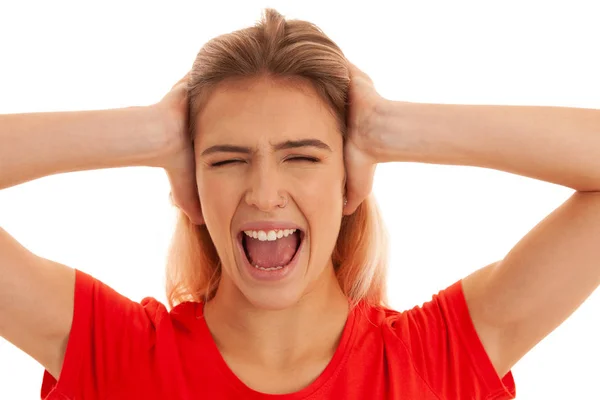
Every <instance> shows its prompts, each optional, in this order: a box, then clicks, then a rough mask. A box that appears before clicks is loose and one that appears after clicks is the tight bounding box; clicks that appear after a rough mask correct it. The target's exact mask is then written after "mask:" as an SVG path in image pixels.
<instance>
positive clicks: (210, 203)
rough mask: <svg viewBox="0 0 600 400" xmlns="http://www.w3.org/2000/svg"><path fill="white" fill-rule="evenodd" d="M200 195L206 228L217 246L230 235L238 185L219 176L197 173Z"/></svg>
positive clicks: (237, 196) (237, 195) (237, 197)
mask: <svg viewBox="0 0 600 400" xmlns="http://www.w3.org/2000/svg"><path fill="white" fill-rule="evenodd" d="M197 177H198V182H197V183H198V194H199V196H200V203H201V204H202V213H203V215H204V220H205V222H206V226H207V228H208V229H209V232H210V233H211V237H212V238H213V241H215V244H216V243H217V242H218V241H219V238H222V237H227V236H226V235H229V227H230V220H231V217H232V215H233V214H234V212H235V209H236V207H237V202H238V199H239V194H238V193H234V192H235V188H236V185H232V184H231V183H230V182H229V180H228V179H224V177H222V176H219V174H211V173H197Z"/></svg>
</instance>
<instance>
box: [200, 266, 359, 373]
mask: <svg viewBox="0 0 600 400" xmlns="http://www.w3.org/2000/svg"><path fill="white" fill-rule="evenodd" d="M233 286H234V285H233V283H231V282H229V283H227V281H224V280H223V279H222V280H221V284H220V285H219V290H217V294H216V295H215V297H214V298H213V299H212V300H211V301H209V302H208V303H206V305H205V307H204V315H205V318H206V322H207V324H208V327H209V329H210V331H211V333H212V336H213V338H214V340H215V342H216V344H217V347H218V348H219V350H220V352H221V354H222V355H223V357H224V358H225V359H226V360H228V359H229V360H231V359H235V362H244V363H246V362H252V363H253V364H255V365H256V364H257V363H259V364H260V365H261V366H263V367H265V368H277V369H279V370H281V369H286V367H289V368H292V367H293V366H294V365H297V364H298V363H299V362H308V363H314V362H325V364H326V363H327V362H329V360H330V359H331V357H332V356H333V353H334V352H335V349H336V348H337V345H338V343H339V340H340V338H341V334H342V332H343V330H344V326H345V323H346V319H347V317H348V312H349V305H348V299H347V298H346V296H345V295H344V293H343V292H342V290H341V288H340V286H339V283H338V281H337V279H336V277H335V273H334V270H333V265H331V264H330V265H329V266H328V267H327V268H326V269H325V270H324V272H323V274H322V276H321V277H319V281H318V284H317V285H316V287H314V288H313V289H312V290H311V291H310V292H309V293H306V294H305V295H304V296H302V298H301V299H300V300H299V301H298V302H297V303H296V304H294V305H293V306H292V307H289V308H286V309H283V310H275V311H274V310H265V309H260V308H256V307H254V306H253V305H252V304H251V303H250V302H249V301H248V300H247V299H246V298H245V297H244V295H243V294H242V293H241V292H239V290H237V288H236V287H233ZM226 287H227V288H226ZM222 289H224V290H222Z"/></svg>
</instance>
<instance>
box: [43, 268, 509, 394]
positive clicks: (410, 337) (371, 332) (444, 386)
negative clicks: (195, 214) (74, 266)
mask: <svg viewBox="0 0 600 400" xmlns="http://www.w3.org/2000/svg"><path fill="white" fill-rule="evenodd" d="M76 276H77V278H76V284H75V286H76V287H75V310H74V316H73V326H72V330H71V335H70V338H69V342H68V345H67V350H66V354H65V361H64V365H63V369H62V372H61V376H60V379H59V380H58V382H57V381H56V380H55V379H54V378H53V377H52V376H51V375H50V374H49V373H48V372H47V371H45V372H44V377H43V382H42V390H41V397H42V399H49V400H58V399H60V400H65V399H103V400H105V399H110V400H118V399H128V400H130V399H204V398H206V399H211V400H219V399H232V400H234V399H235V400H238V399H250V400H253V399H256V400H259V399H261V400H269V399H271V400H300V399H311V400H316V399H346V400H352V399H357V400H358V399H361V400H364V399H419V400H429V399H431V400H434V399H435V400H451V399H461V400H466V399H485V400H492V399H513V398H514V396H515V383H514V380H513V376H512V373H511V372H509V373H508V374H507V375H506V376H505V377H504V378H503V379H502V380H501V379H499V378H498V376H497V374H496V372H495V370H494V368H493V366H492V364H491V362H490V360H489V358H488V357H487V355H486V353H485V350H484V348H483V346H482V344H481V342H480V341H479V338H478V336H477V333H476V331H475V328H474V327H473V324H472V322H471V319H470V316H469V313H468V309H467V304H466V302H465V299H464V296H463V292H462V283H461V281H457V282H456V283H454V284H453V285H451V286H450V287H448V288H447V289H445V290H442V291H440V292H439V293H438V294H437V295H434V296H433V298H432V300H431V301H429V302H427V303H425V304H423V305H422V306H421V307H414V308H413V309H411V310H408V311H405V312H402V313H400V312H396V311H392V310H387V309H381V308H374V307H369V306H366V305H364V304H362V305H361V306H360V307H357V308H355V309H354V311H353V312H352V313H350V316H349V318H348V321H347V323H346V327H345V329H344V332H343V335H342V339H341V342H340V344H339V346H338V349H337V351H336V353H335V355H334V357H333V359H332V360H331V362H330V363H329V365H328V366H327V368H326V369H325V371H323V373H322V374H321V376H320V377H319V378H318V379H317V380H316V381H315V382H313V383H312V384H311V385H310V386H308V387H307V388H305V389H303V390H301V391H299V392H296V393H292V394H286V395H265V394H261V393H258V392H256V391H254V390H252V389H250V388H248V387H247V386H246V385H244V384H243V383H242V382H241V381H240V380H239V379H238V378H237V377H236V376H235V375H234V374H233V372H232V371H231V370H230V369H229V368H228V367H227V365H226V364H225V361H224V360H223V359H222V358H221V356H220V354H219V351H218V349H217V347H216V345H215V343H214V341H213V339H212V337H211V335H210V332H209V330H208V327H207V325H206V323H205V321H204V318H203V316H202V304H201V303H191V302H188V303H183V304H180V305H179V306H177V307H175V308H174V309H173V310H172V311H171V312H170V313H169V312H168V311H167V310H166V308H165V306H164V305H162V304H161V303H159V302H158V301H156V300H155V299H153V298H145V299H144V300H142V302H141V303H135V302H133V301H131V300H129V299H127V298H126V297H123V296H121V295H120V294H118V293H117V292H115V291H114V290H112V289H111V288H109V287H108V286H106V285H104V284H103V283H101V282H100V281H98V280H96V279H94V278H92V277H91V276H89V275H87V274H85V273H83V272H81V271H77V272H76Z"/></svg>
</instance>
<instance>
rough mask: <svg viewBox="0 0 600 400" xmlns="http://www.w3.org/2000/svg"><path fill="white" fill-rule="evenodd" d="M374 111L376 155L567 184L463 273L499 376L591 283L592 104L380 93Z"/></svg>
mask: <svg viewBox="0 0 600 400" xmlns="http://www.w3.org/2000/svg"><path fill="white" fill-rule="evenodd" d="M377 115H378V117H377V120H376V121H377V122H376V123H375V125H374V126H375V127H376V128H374V129H375V133H376V135H375V136H376V137H377V138H379V140H380V142H379V146H378V148H379V149H380V150H379V152H378V154H379V157H380V160H382V161H415V162H424V163H435V164H453V165H467V166H480V167H485V168H494V169H498V170H501V171H507V172H511V173H515V174H519V175H523V176H527V177H532V178H536V179H542V180H545V181H548V182H552V183H556V184H560V185H565V186H568V187H571V188H573V189H575V190H576V192H575V193H574V195H573V196H572V197H571V198H570V199H569V200H567V201H566V202H565V203H564V204H563V205H561V206H560V207H559V208H558V209H557V210H555V211H554V212H553V213H551V214H550V215H549V216H548V217H546V218H545V219H544V220H543V221H542V222H540V223H539V224H538V225H537V226H536V227H535V228H534V229H532V230H531V231H530V232H529V233H528V234H527V235H526V236H525V237H524V238H523V239H522V240H521V241H520V242H519V243H518V244H517V245H516V246H515V247H514V248H513V249H512V250H511V251H510V252H509V253H508V254H507V255H506V257H505V258H504V259H503V260H500V261H498V262H496V263H493V264H491V265H489V266H487V267H484V268H482V269H480V270H478V271H476V272H474V273H473V274H471V275H470V276H468V277H466V278H465V279H463V290H464V294H465V298H466V300H467V304H468V307H469V312H470V314H471V317H472V320H473V323H474V325H475V328H476V330H477V332H478V335H479V336H480V339H481V341H482V343H483V345H484V347H485V349H486V352H487V353H488V355H489V357H490V359H491V361H492V363H493V365H494V367H495V369H496V371H497V373H498V375H499V376H500V377H502V376H504V375H505V374H506V373H507V372H508V371H509V370H510V369H511V368H512V366H513V365H514V364H516V362H517V361H518V360H519V359H521V358H522V357H523V356H524V355H525V354H526V353H527V352H528V351H529V350H530V349H531V348H533V347H534V346H535V345H536V344H537V343H538V342H540V341H541V340H542V339H543V338H544V337H546V336H547V335H548V334H549V333H550V332H551V331H553V330H554V329H555V328H556V327H558V326H559V325H560V324H561V323H562V322H563V321H565V320H566V319H567V318H568V317H569V316H570V315H571V314H572V313H573V312H574V311H575V310H576V309H577V308H578V307H579V306H580V305H581V304H582V303H583V302H584V301H585V299H587V298H588V297H589V296H590V295H591V294H592V292H594V290H595V289H596V288H597V287H598V286H599V285H600V261H599V260H600V247H599V246H598V243H599V242H600V110H593V109H575V108H558V107H529V106H527V107H516V106H469V105H437V104H414V103H403V102H387V101H386V102H384V103H383V106H381V107H378V113H377Z"/></svg>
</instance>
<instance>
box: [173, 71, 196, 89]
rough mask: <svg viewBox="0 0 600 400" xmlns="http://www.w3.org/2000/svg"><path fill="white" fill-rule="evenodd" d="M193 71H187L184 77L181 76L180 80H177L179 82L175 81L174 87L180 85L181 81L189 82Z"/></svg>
mask: <svg viewBox="0 0 600 400" xmlns="http://www.w3.org/2000/svg"><path fill="white" fill-rule="evenodd" d="M191 73H192V71H188V72H187V73H186V74H185V75H184V77H183V78H181V79H180V80H178V81H177V83H175V84H174V85H173V87H175V86H178V85H179V84H181V83H184V82H185V83H186V84H187V81H188V80H189V79H190V75H191Z"/></svg>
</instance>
